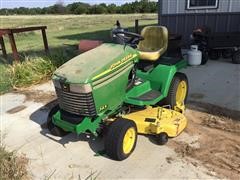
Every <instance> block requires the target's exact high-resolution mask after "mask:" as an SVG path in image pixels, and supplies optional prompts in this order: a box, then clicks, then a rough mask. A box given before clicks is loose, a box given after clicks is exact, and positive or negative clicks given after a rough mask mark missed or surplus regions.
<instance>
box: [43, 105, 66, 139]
mask: <svg viewBox="0 0 240 180" xmlns="http://www.w3.org/2000/svg"><path fill="white" fill-rule="evenodd" d="M59 109H60V108H59V105H56V106H54V107H53V108H52V109H51V110H50V112H49V114H48V119H47V128H48V130H49V131H50V133H51V134H52V135H54V136H59V137H63V136H65V135H67V134H68V133H69V132H66V131H64V130H63V129H62V128H60V127H57V126H56V125H55V124H54V123H53V122H52V117H53V115H54V114H56V112H57V111H59Z"/></svg>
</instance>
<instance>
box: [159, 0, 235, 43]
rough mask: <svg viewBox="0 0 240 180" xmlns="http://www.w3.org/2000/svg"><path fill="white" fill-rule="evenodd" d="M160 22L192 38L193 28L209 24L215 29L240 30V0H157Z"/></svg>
mask: <svg viewBox="0 0 240 180" xmlns="http://www.w3.org/2000/svg"><path fill="white" fill-rule="evenodd" d="M158 3H159V24H160V25H164V26H167V27H168V29H169V31H170V32H171V33H178V34H182V35H183V39H184V40H185V42H188V41H189V36H190V34H191V32H192V30H193V29H194V28H196V27H199V26H208V27H210V28H211V29H212V31H215V32H236V31H238V32H240V0H158Z"/></svg>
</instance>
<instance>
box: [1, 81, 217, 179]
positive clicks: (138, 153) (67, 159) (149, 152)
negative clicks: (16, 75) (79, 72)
mask: <svg viewBox="0 0 240 180" xmlns="http://www.w3.org/2000/svg"><path fill="white" fill-rule="evenodd" d="M39 87H40V89H41V88H42V87H45V85H41V86H39ZM34 89H36V90H37V91H39V90H38V88H36V87H35V88H34ZM31 91H32V90H31ZM47 93H48V92H47ZM23 96H24V94H18V95H17V96H13V95H12V94H5V95H2V96H0V98H1V99H4V103H2V104H1V105H3V104H8V105H7V106H5V108H4V109H3V111H2V113H1V120H2V122H3V125H2V133H4V134H5V135H6V137H5V138H4V144H6V146H7V148H9V149H11V150H17V152H18V153H24V154H26V156H27V157H28V158H29V171H30V175H31V176H32V178H33V179H48V178H49V177H51V179H79V177H80V178H83V179H85V178H87V177H88V176H89V175H90V176H91V177H92V178H95V177H98V179H122V178H124V179H126V178H127V179H133V178H137V179H139V178H142V179H150V178H174V179H176V178H184V179H198V178H201V179H209V178H211V179H212V178H213V176H212V175H209V174H211V172H210V171H208V170H207V169H206V168H204V167H202V166H197V167H196V166H194V165H193V164H191V163H189V162H188V161H187V160H186V159H184V158H182V157H179V156H178V155H177V154H176V153H175V151H174V149H172V148H171V147H168V146H157V145H155V144H153V143H152V142H151V141H150V140H149V139H148V138H147V137H145V136H138V143H137V146H136V149H135V151H134V153H133V154H132V155H131V156H130V157H129V158H128V159H126V160H125V161H121V162H117V161H113V160H110V159H108V158H107V157H106V156H99V155H98V152H100V151H102V150H103V142H104V139H100V138H97V139H94V138H86V137H85V136H80V137H78V136H76V135H74V134H69V135H67V136H65V137H64V138H57V137H54V136H52V135H50V134H49V132H48V130H47V129H44V128H42V127H41V125H42V124H44V123H45V122H46V119H47V114H48V110H47V109H46V108H45V106H44V103H39V102H35V101H29V99H28V98H26V99H25V100H24V98H23ZM13 97H14V100H15V102H19V103H14V102H13V101H11V100H12V99H13ZM19 104H21V105H23V106H26V108H24V109H18V110H19V111H15V112H13V113H9V110H11V109H10V108H16V107H17V106H19ZM1 109H2V107H1ZM11 112H12V111H11ZM183 136H187V135H186V134H185V135H184V134H183ZM180 137H181V136H179V138H180ZM183 138H184V137H183ZM179 140H180V141H182V139H181V138H180V139H179ZM189 142H192V141H191V140H190V141H189ZM168 159H171V161H169V160H168ZM91 174H92V175H91Z"/></svg>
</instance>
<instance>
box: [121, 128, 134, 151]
mask: <svg viewBox="0 0 240 180" xmlns="http://www.w3.org/2000/svg"><path fill="white" fill-rule="evenodd" d="M135 138H136V131H135V129H134V128H129V129H128V130H127V132H126V134H125V135H124V138H123V153H124V154H128V153H130V152H131V150H132V149H133V146H134V143H135V141H136V140H135Z"/></svg>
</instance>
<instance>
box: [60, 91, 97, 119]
mask: <svg viewBox="0 0 240 180" xmlns="http://www.w3.org/2000/svg"><path fill="white" fill-rule="evenodd" d="M56 93H57V96H58V102H59V106H60V108H61V109H63V110H64V111H67V112H69V113H72V114H76V115H81V116H95V115H96V114H97V113H96V108H95V104H94V99H93V95H92V93H91V92H90V93H75V92H66V91H63V90H62V89H59V88H56Z"/></svg>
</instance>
